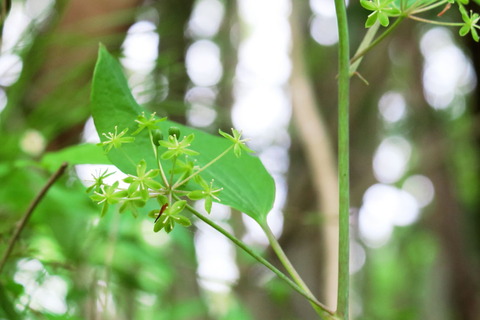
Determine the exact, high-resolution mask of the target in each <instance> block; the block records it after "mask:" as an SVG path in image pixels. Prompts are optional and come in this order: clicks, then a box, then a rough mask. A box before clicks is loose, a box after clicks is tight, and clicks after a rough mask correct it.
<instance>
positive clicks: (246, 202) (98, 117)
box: [45, 0, 480, 319]
mask: <svg viewBox="0 0 480 320" xmlns="http://www.w3.org/2000/svg"><path fill="white" fill-rule="evenodd" d="M335 4H336V8H337V19H338V27H339V39H340V41H339V72H338V74H339V76H338V88H339V90H338V101H339V102H338V107H339V145H338V146H339V157H338V158H339V182H340V199H339V204H340V210H339V211H340V222H339V225H340V255H339V256H340V260H339V281H338V305H337V308H336V311H332V310H329V309H327V308H326V307H325V306H324V305H322V304H321V303H320V302H319V301H318V300H317V299H316V298H315V297H314V296H313V295H312V293H311V292H310V290H309V289H308V287H307V286H306V284H305V283H304V281H303V280H302V279H301V277H300V276H299V275H298V273H297V272H296V270H295V268H294V267H293V265H292V264H291V263H290V261H289V260H288V258H287V256H286V255H285V254H284V252H283V250H282V248H281V247H280V246H279V244H278V242H277V240H276V239H275V237H274V236H273V233H272V232H271V230H270V228H269V226H268V224H267V214H268V212H269V210H270V209H271V208H272V204H273V199H274V192H275V190H274V185H273V180H272V178H271V177H270V175H269V174H268V173H267V172H266V170H265V168H264V167H263V165H262V164H261V162H260V161H259V160H258V159H257V158H255V157H252V156H249V155H245V154H242V152H244V151H245V153H250V152H251V150H250V149H249V148H248V147H247V146H246V145H245V140H244V139H242V138H241V134H240V132H238V131H237V130H235V129H232V134H231V135H230V134H228V133H225V132H222V131H219V133H220V135H221V136H223V138H225V139H222V138H220V137H218V136H213V135H209V134H206V133H204V132H201V131H199V130H195V129H192V128H189V127H186V126H182V125H180V124H178V123H174V122H172V121H168V120H167V119H166V118H158V117H157V116H156V115H155V114H154V113H152V114H147V113H145V110H143V109H142V108H141V107H140V106H139V105H138V104H137V103H136V102H135V100H134V99H133V97H132V96H131V94H130V92H129V89H128V86H127V83H126V81H125V79H124V77H123V75H122V71H121V68H120V66H119V65H118V63H117V62H116V61H115V59H114V58H113V57H111V56H110V55H109V53H108V52H107V51H106V50H105V49H104V48H100V52H99V60H98V63H97V66H96V71H95V75H94V83H93V90H92V114H93V117H94V120H95V125H96V128H97V130H98V131H99V132H100V133H101V139H102V142H101V143H99V145H100V146H102V147H103V149H104V151H105V154H106V157H105V154H101V153H99V151H98V148H96V147H94V146H88V145H83V146H79V147H74V148H71V149H68V150H65V151H63V152H62V153H61V156H60V154H58V155H57V156H54V155H52V157H50V158H49V159H48V158H47V160H45V161H46V162H47V163H48V162H50V163H53V162H55V161H57V160H58V159H60V158H62V159H65V158H66V159H68V160H70V161H71V162H72V163H74V164H75V163H111V164H114V165H115V166H117V167H118V168H119V169H120V170H121V171H123V172H125V173H127V174H128V175H129V176H128V177H127V178H125V179H124V180H123V183H125V184H126V186H121V185H120V181H117V182H115V183H113V184H111V185H108V184H106V183H105V182H104V179H105V178H106V177H108V176H109V175H111V174H112V173H111V172H103V173H99V174H98V175H97V176H95V177H94V184H93V185H92V186H90V187H89V188H88V189H87V191H88V192H90V193H91V198H92V200H93V201H95V202H96V203H98V204H100V205H102V211H101V212H102V215H105V214H107V212H108V211H109V208H110V207H111V205H117V204H118V205H119V207H118V210H119V212H124V211H131V212H132V213H133V214H134V215H135V216H138V215H139V214H140V213H139V212H140V210H139V209H140V208H143V207H145V206H146V203H147V202H155V203H156V209H154V210H151V211H150V212H149V213H148V216H149V217H150V218H151V220H152V225H153V230H154V231H155V232H159V231H161V230H165V231H166V232H167V233H170V232H171V231H172V230H173V229H174V228H175V226H176V225H177V224H179V225H182V226H185V227H188V226H190V225H191V216H190V215H189V213H188V212H190V214H193V215H194V216H196V217H197V218H198V219H200V220H202V221H204V222H206V223H207V224H209V225H210V226H212V227H213V228H214V229H216V230H217V231H219V232H220V233H222V234H223V235H225V236H226V237H227V238H229V239H230V240H232V241H233V242H234V243H235V244H236V245H237V246H238V247H239V248H241V249H243V250H244V251H245V252H247V253H248V254H250V255H251V256H252V257H254V258H255V259H256V260H257V261H259V262H260V263H262V264H264V265H265V266H266V267H268V268H269V269H271V270H272V271H273V272H274V273H275V274H277V275H278V276H279V277H280V278H281V279H283V280H285V281H286V282H287V283H288V284H289V285H290V286H291V287H292V288H293V289H294V290H296V291H298V292H299V293H300V294H302V295H303V296H305V297H306V298H307V299H308V300H309V301H310V302H311V304H312V306H313V307H314V309H315V310H316V311H317V313H318V315H319V316H320V317H322V318H326V319H348V309H349V303H348V301H349V272H348V267H349V202H350V201H349V146H348V145H349V130H348V128H349V125H348V122H349V112H348V109H349V81H350V77H351V75H352V74H355V73H356V72H357V69H358V66H359V64H360V62H361V59H362V57H363V56H364V55H365V54H366V53H367V52H368V51H369V50H371V49H372V48H374V47H375V46H376V45H378V43H380V42H381V41H382V40H383V39H385V38H386V36H388V35H389V34H391V32H392V31H393V30H394V29H395V28H396V27H397V26H398V25H399V24H400V22H401V21H403V20H404V19H405V18H409V19H413V20H417V21H422V22H427V23H434V24H439V25H445V26H456V27H460V31H459V33H460V35H462V36H464V35H466V34H468V33H471V35H472V37H473V39H474V40H475V41H479V37H478V33H477V29H479V28H480V27H479V26H478V22H479V20H480V17H479V15H478V14H477V13H473V12H470V13H468V12H467V11H466V9H465V8H464V5H466V4H467V3H466V2H458V3H457V5H458V8H459V12H460V14H461V17H462V19H463V22H461V23H460V22H459V23H452V22H441V21H433V20H427V19H424V18H420V17H419V16H418V14H420V13H424V12H427V11H430V10H434V9H436V8H438V7H440V6H442V5H445V8H444V10H442V11H441V12H440V14H439V16H443V13H444V12H445V11H446V10H448V9H449V8H450V6H451V5H452V4H454V2H449V1H446V0H442V1H415V2H411V1H390V0H387V1H381V0H378V1H368V0H363V1H361V5H362V6H363V7H364V8H365V9H367V10H370V11H372V12H371V14H370V15H369V16H368V18H367V20H366V24H365V26H366V27H367V28H369V31H368V32H367V34H366V36H365V38H364V41H362V42H361V44H360V46H359V48H358V50H357V52H356V54H355V55H354V56H353V58H351V59H350V53H349V34H348V28H347V26H348V23H347V15H346V8H345V4H344V1H342V0H336V1H335ZM391 19H396V20H395V21H394V22H393V23H392V24H391ZM380 26H383V27H387V30H385V31H384V33H382V34H381V35H380V36H378V37H377V38H375V35H376V33H377V32H378V30H379V28H380ZM129 132H131V135H130V136H129V135H128V133H129ZM80 149H81V150H83V152H86V153H87V154H88V156H87V157H85V158H83V159H78V158H76V157H75V156H72V155H76V154H78V153H79V151H78V150H80ZM260 190H261V192H259V191H260ZM188 200H193V201H196V200H203V201H204V204H205V211H206V212H207V213H209V212H210V211H211V207H212V203H213V202H221V203H224V204H226V205H229V206H231V207H233V208H235V209H238V210H239V211H241V212H244V213H245V214H247V215H249V216H250V217H252V218H253V219H254V220H255V221H256V222H257V223H258V224H259V225H260V226H261V227H262V229H263V230H264V231H265V233H266V235H267V237H268V239H269V241H270V243H271V245H272V248H273V250H274V252H275V253H276V254H277V256H278V257H279V259H280V261H281V262H282V264H283V265H284V267H285V269H286V270H287V272H288V273H289V275H290V277H288V276H287V275H285V274H284V273H283V272H281V271H280V270H278V269H277V268H276V267H274V266H273V265H271V264H270V263H269V262H268V261H266V260H265V259H264V258H262V257H261V256H260V255H259V254H257V253H256V252H255V251H254V250H252V249H251V248H249V247H248V246H247V245H245V244H244V243H243V242H242V241H240V240H239V239H237V238H235V237H234V236H233V235H232V234H231V233H229V232H228V231H226V230H225V229H223V228H222V227H220V226H219V225H217V224H215V223H214V222H213V221H211V220H210V219H209V218H208V216H207V215H204V214H202V213H201V212H199V211H197V210H195V209H194V208H193V207H192V206H191V205H189V204H188Z"/></svg>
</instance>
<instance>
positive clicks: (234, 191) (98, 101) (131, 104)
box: [91, 47, 275, 224]
mask: <svg viewBox="0 0 480 320" xmlns="http://www.w3.org/2000/svg"><path fill="white" fill-rule="evenodd" d="M91 108H92V114H93V119H94V122H95V126H96V128H97V130H98V132H99V133H108V132H114V130H115V126H118V132H120V131H121V130H123V129H125V128H129V133H131V132H133V131H134V130H135V129H136V127H137V126H136V123H135V119H136V118H137V116H138V115H139V114H141V113H142V111H144V110H143V109H142V107H140V106H139V105H138V104H137V102H136V101H135V99H134V98H133V96H132V94H131V92H130V89H129V88H128V84H127V81H126V79H125V76H124V75H123V72H122V68H121V66H120V64H119V63H118V61H117V60H116V59H115V58H113V57H112V56H111V55H110V54H109V53H108V51H107V50H106V49H105V48H104V47H100V50H99V55H98V60H97V65H96V67H95V72H94V77H93V85H92V96H91ZM147 115H148V113H147ZM159 126H160V127H161V128H162V130H163V131H164V132H168V128H169V127H171V126H177V127H179V128H180V130H181V135H182V136H184V135H188V134H190V133H194V134H195V140H194V141H193V143H192V145H191V148H192V149H194V150H196V151H198V152H200V155H199V156H196V157H195V158H196V161H197V165H199V166H200V167H201V166H204V165H205V164H207V163H208V162H210V160H212V159H214V158H215V157H216V156H218V155H219V154H220V153H222V152H223V151H224V150H225V149H227V148H228V147H229V146H230V145H231V142H229V141H228V140H226V139H224V138H221V137H219V136H214V135H211V134H208V133H205V132H203V131H200V130H196V129H193V128H190V127H186V126H183V125H180V124H178V123H175V122H171V121H163V122H160V123H159ZM101 139H102V141H103V140H105V137H104V136H103V135H101ZM108 158H109V159H110V161H111V162H112V163H113V164H115V165H116V166H117V167H118V168H119V169H120V170H122V171H123V172H125V173H130V174H132V173H135V164H137V163H138V162H139V161H140V160H142V159H144V160H145V161H146V162H147V165H148V167H150V168H156V160H155V158H154V155H153V152H152V147H151V144H150V140H149V138H148V133H147V130H144V131H143V132H141V133H140V134H138V135H137V136H135V142H134V143H128V144H124V145H122V147H121V148H119V149H112V150H111V151H110V152H109V153H108ZM162 164H163V166H164V167H165V168H167V169H166V170H168V168H169V166H170V161H162ZM202 176H203V177H204V178H205V179H206V180H207V181H210V180H211V179H214V181H215V182H214V186H215V187H223V188H224V190H223V191H222V192H221V193H220V198H221V200H222V203H223V204H226V205H228V206H231V207H233V208H235V209H237V210H239V211H242V212H244V213H246V214H248V215H249V216H250V217H252V218H253V219H255V220H256V221H257V222H259V223H260V224H263V223H265V221H266V216H267V214H268V212H269V211H270V210H271V208H272V206H273V201H274V197H275V185H274V181H273V178H272V177H271V176H270V175H269V174H268V172H267V171H266V170H265V167H264V166H263V164H262V163H261V161H260V160H259V159H258V158H257V157H255V156H251V155H247V154H245V155H242V157H240V158H237V157H235V155H234V154H233V152H230V153H229V154H227V155H226V156H224V157H223V158H221V159H220V160H219V161H218V162H216V163H215V164H213V165H212V166H210V167H208V168H207V169H206V170H205V171H203V173H202Z"/></svg>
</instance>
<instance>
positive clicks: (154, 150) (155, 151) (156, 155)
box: [148, 130, 169, 188]
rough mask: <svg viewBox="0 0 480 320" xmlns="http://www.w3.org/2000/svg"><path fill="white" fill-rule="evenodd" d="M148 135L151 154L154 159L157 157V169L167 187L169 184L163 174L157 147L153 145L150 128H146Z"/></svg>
mask: <svg viewBox="0 0 480 320" xmlns="http://www.w3.org/2000/svg"><path fill="white" fill-rule="evenodd" d="M148 135H149V136H150V143H151V144H152V148H153V154H154V155H155V159H157V165H158V170H160V175H161V176H162V180H163V183H164V184H165V187H167V188H168V186H169V184H168V180H167V176H166V175H165V171H164V170H163V166H162V162H161V161H160V156H159V155H158V148H157V146H156V145H155V143H153V135H152V131H151V130H148Z"/></svg>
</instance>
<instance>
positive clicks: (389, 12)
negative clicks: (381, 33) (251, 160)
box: [360, 0, 401, 28]
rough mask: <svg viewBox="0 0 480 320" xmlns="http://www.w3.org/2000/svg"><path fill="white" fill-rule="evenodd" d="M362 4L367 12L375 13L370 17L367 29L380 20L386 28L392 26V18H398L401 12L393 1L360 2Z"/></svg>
mask: <svg viewBox="0 0 480 320" xmlns="http://www.w3.org/2000/svg"><path fill="white" fill-rule="evenodd" d="M360 4H361V5H362V7H364V8H365V9H367V10H370V11H373V12H372V13H370V14H369V15H368V18H367V21H366V22H365V27H366V28H370V27H371V26H373V25H374V24H375V22H376V21H377V20H378V21H379V22H380V24H381V25H382V26H384V27H388V25H389V24H390V19H389V17H390V16H398V15H399V14H400V13H401V11H400V9H398V8H396V7H395V6H394V3H393V1H392V0H360Z"/></svg>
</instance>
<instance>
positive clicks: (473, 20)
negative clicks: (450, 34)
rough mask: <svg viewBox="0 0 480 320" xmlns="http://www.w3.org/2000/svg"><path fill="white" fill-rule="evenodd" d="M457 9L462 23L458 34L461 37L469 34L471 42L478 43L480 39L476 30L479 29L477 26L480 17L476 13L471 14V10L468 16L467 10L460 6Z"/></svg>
mask: <svg viewBox="0 0 480 320" xmlns="http://www.w3.org/2000/svg"><path fill="white" fill-rule="evenodd" d="M459 8H460V13H461V14H462V19H463V22H464V24H463V26H462V28H461V29H460V31H459V34H460V35H461V36H462V37H463V36H465V35H467V34H468V33H469V32H470V33H471V34H472V38H473V40H475V41H476V42H478V41H479V40H480V37H479V36H478V32H477V29H480V26H479V25H478V22H479V21H480V15H479V14H478V13H473V11H472V10H470V15H468V13H467V10H466V9H465V8H464V7H463V6H462V5H460V6H459Z"/></svg>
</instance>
